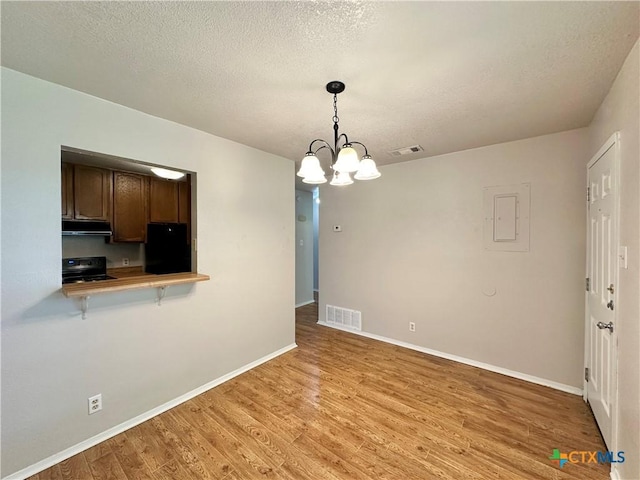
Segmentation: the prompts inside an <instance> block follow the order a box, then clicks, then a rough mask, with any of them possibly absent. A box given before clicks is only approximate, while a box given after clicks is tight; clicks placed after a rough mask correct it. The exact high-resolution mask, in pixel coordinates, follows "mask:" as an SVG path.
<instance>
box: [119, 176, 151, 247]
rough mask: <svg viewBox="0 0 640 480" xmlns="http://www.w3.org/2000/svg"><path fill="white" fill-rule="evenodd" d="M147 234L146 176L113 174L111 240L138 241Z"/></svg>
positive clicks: (143, 238) (143, 239)
mask: <svg viewBox="0 0 640 480" xmlns="http://www.w3.org/2000/svg"><path fill="white" fill-rule="evenodd" d="M146 234H147V177H144V176H142V175H136V174H133V173H125V172H114V174H113V241H114V242H138V243H142V242H144V241H145V240H146V236H147V235H146Z"/></svg>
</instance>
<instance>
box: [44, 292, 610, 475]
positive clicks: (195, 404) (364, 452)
mask: <svg viewBox="0 0 640 480" xmlns="http://www.w3.org/2000/svg"><path fill="white" fill-rule="evenodd" d="M296 316H297V323H296V332H297V343H298V345H299V348H297V349H295V350H293V351H291V352H289V353H287V354H285V355H282V356H280V357H278V358H277V359H275V360H272V361H271V362H269V363H267V364H264V365H262V366H260V367H258V368H255V369H254V370H252V371H250V372H247V373H245V374H243V375H241V376H239V377H236V378H235V379H233V380H231V381H229V382H227V383H225V384H223V385H221V386H219V387H216V388H215V389H212V390H210V391H209V392H207V393H205V394H202V395H200V396H199V397H196V398H194V399H193V400H190V401H188V402H186V403H184V404H182V405H180V406H178V407H176V408H174V409H172V410H170V411H168V412H166V413H163V414H162V415H159V416H157V417H155V418H153V419H152V420H149V421H147V422H145V423H143V424H141V425H139V426H137V427H135V428H132V429H131V430H128V431H126V432H125V433H122V434H120V435H118V436H116V437H114V438H112V439H111V440H108V441H106V442H104V443H102V444H100V445H98V446H96V447H93V448H91V449H89V450H86V451H85V452H83V453H81V454H78V455H76V456H75V457H72V458H70V459H69V460H66V461H64V462H62V463H60V464H58V465H55V466H54V467H52V468H50V469H48V470H46V471H44V472H42V473H40V474H38V475H35V476H33V477H31V480H45V479H73V480H84V479H87V480H92V479H95V480H98V479H126V480H165V479H175V480H181V479H225V480H242V479H256V478H273V479H291V480H324V479H329V480H333V479H372V480H373V479H375V480H378V479H390V480H405V479H455V480H460V479H491V480H493V479H535V480H540V479H553V480H563V479H581V480H587V479H602V480H605V479H607V478H608V466H605V465H597V464H586V465H580V464H575V465H573V464H568V465H565V466H564V468H562V469H559V468H558V467H557V466H555V465H553V464H552V463H551V461H550V460H549V459H548V457H549V456H550V455H551V454H552V451H553V449H554V448H558V449H560V451H561V452H569V451H572V450H604V449H605V447H604V444H603V443H602V440H601V438H600V435H599V433H598V430H597V428H596V425H595V423H594V420H593V417H592V415H591V413H590V411H589V409H588V408H587V407H586V405H585V404H584V403H583V402H582V399H581V398H580V397H577V396H574V395H569V394H565V393H562V392H558V391H555V390H552V389H549V388H545V387H540V386H537V385H532V384H529V383H526V382H523V381H519V380H515V379H512V378H509V377H505V376H502V375H498V374H494V373H491V372H486V371H483V370H479V369H476V368H473V367H469V366H466V365H461V364H457V363H455V362H451V361H447V360H442V359H439V358H436V357H431V356H428V355H424V354H421V353H418V352H414V351H411V350H406V349H402V348H400V347H396V346H392V345H388V344H384V343H380V342H377V341H374V340H369V339H366V338H363V337H359V336H356V335H352V334H348V333H344V332H339V331H336V330H332V329H328V328H325V327H320V326H317V325H316V324H315V322H316V318H317V311H316V306H315V305H309V306H306V307H302V308H299V309H298V310H297V315H296Z"/></svg>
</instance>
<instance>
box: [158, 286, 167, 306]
mask: <svg viewBox="0 0 640 480" xmlns="http://www.w3.org/2000/svg"><path fill="white" fill-rule="evenodd" d="M166 294H167V286H166V285H163V286H161V287H158V306H160V305H161V304H162V299H163V298H164V296H165V295H166Z"/></svg>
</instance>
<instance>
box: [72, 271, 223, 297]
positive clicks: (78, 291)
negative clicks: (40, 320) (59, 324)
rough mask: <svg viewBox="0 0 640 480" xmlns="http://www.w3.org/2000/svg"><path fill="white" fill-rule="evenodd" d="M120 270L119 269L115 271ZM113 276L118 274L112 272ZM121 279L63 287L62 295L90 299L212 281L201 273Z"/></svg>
mask: <svg viewBox="0 0 640 480" xmlns="http://www.w3.org/2000/svg"><path fill="white" fill-rule="evenodd" d="M115 270H118V269H115ZM111 273H112V274H113V275H112V276H118V273H116V272H113V271H112V272H111ZM122 273H123V275H120V278H115V279H113V280H102V281H99V282H86V283H70V284H67V285H63V286H62V293H63V294H64V296H65V297H85V298H86V297H89V296H91V295H95V294H97V293H110V292H120V291H123V290H135V289H139V288H164V287H168V286H170V285H180V284H184V283H195V282H203V281H206V280H210V278H211V277H209V275H204V274H201V273H193V272H186V273H168V274H164V275H153V274H148V273H139V274H137V275H132V274H131V273H130V272H129V273H125V272H122Z"/></svg>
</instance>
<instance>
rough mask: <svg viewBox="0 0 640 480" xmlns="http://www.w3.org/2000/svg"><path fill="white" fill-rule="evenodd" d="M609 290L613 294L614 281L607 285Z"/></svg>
mask: <svg viewBox="0 0 640 480" xmlns="http://www.w3.org/2000/svg"><path fill="white" fill-rule="evenodd" d="M607 290H609V293H611V294H612V295H613V283H612V284H611V285H609V286H608V287H607Z"/></svg>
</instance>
